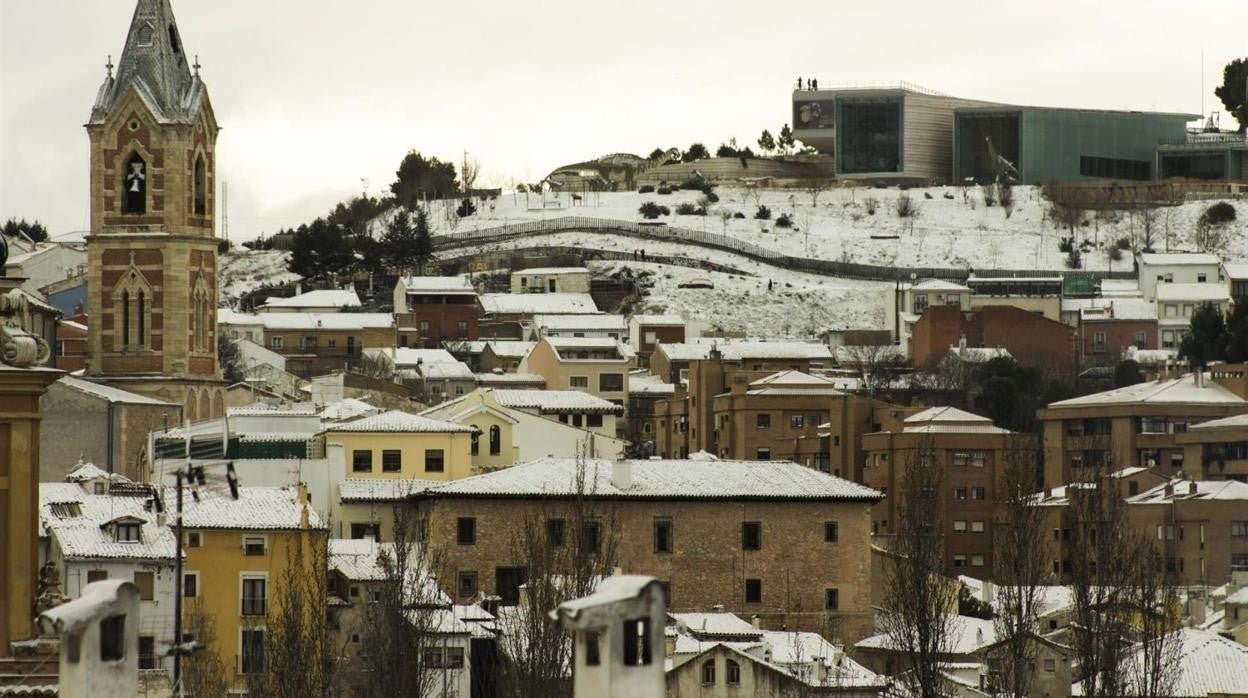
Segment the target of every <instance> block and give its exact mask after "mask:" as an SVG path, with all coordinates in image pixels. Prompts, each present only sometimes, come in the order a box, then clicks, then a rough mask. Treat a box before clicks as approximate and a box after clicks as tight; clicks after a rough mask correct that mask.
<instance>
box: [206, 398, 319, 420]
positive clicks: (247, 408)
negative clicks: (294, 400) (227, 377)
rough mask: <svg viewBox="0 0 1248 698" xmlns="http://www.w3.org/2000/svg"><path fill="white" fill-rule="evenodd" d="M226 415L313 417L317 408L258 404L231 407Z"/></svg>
mask: <svg viewBox="0 0 1248 698" xmlns="http://www.w3.org/2000/svg"><path fill="white" fill-rule="evenodd" d="M225 413H226V414H227V415H229V416H231V417H312V416H314V415H315V414H316V408H315V407H313V406H312V405H304V404H300V405H266V404H264V403H260V402H257V403H255V404H253V405H239V406H237V407H229V408H227V409H226V410H225Z"/></svg>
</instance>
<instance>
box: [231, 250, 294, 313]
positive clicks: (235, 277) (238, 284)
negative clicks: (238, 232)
mask: <svg viewBox="0 0 1248 698" xmlns="http://www.w3.org/2000/svg"><path fill="white" fill-rule="evenodd" d="M289 259H290V253H289V252H282V251H280V250H248V249H243V248H235V249H233V250H230V251H229V252H226V253H225V254H223V255H221V279H220V294H221V297H220V301H221V303H223V304H226V305H231V306H232V305H233V304H234V303H235V302H237V301H238V299H239V298H242V297H243V296H245V295H246V294H248V293H251V292H252V291H254V290H256V289H258V288H262V287H264V286H281V285H283V284H289V283H294V282H296V281H298V280H299V275H298V274H295V273H293V272H290V271H287V269H286V263H287V261H288V260H289Z"/></svg>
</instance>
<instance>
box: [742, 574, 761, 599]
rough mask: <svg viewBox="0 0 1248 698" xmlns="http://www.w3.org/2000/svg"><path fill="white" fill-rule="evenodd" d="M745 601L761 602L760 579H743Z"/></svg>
mask: <svg viewBox="0 0 1248 698" xmlns="http://www.w3.org/2000/svg"><path fill="white" fill-rule="evenodd" d="M745 602H746V603H762V602H763V580H761V579H747V580H745Z"/></svg>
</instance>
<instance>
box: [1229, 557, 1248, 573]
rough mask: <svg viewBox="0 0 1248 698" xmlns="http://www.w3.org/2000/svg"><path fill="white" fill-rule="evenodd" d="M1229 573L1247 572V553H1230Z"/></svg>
mask: <svg viewBox="0 0 1248 698" xmlns="http://www.w3.org/2000/svg"><path fill="white" fill-rule="evenodd" d="M1231 571H1232V572H1248V553H1231Z"/></svg>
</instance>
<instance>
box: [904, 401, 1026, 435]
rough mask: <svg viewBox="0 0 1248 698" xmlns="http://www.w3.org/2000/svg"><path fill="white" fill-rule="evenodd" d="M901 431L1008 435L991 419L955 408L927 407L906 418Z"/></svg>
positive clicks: (1006, 430) (1007, 431)
mask: <svg viewBox="0 0 1248 698" xmlns="http://www.w3.org/2000/svg"><path fill="white" fill-rule="evenodd" d="M903 425H904V426H903V430H904V431H905V432H906V433H914V434H933V433H940V434H1008V433H1010V430H1009V429H1002V428H1000V427H997V426H994V425H993V423H992V420H991V419H988V418H987V417H981V416H980V415H977V414H972V413H970V412H966V411H964V410H960V409H958V408H956V407H929V408H927V409H925V410H923V411H922V412H916V413H915V414H912V415H910V416H909V417H906V418H905V420H904V421H903Z"/></svg>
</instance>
